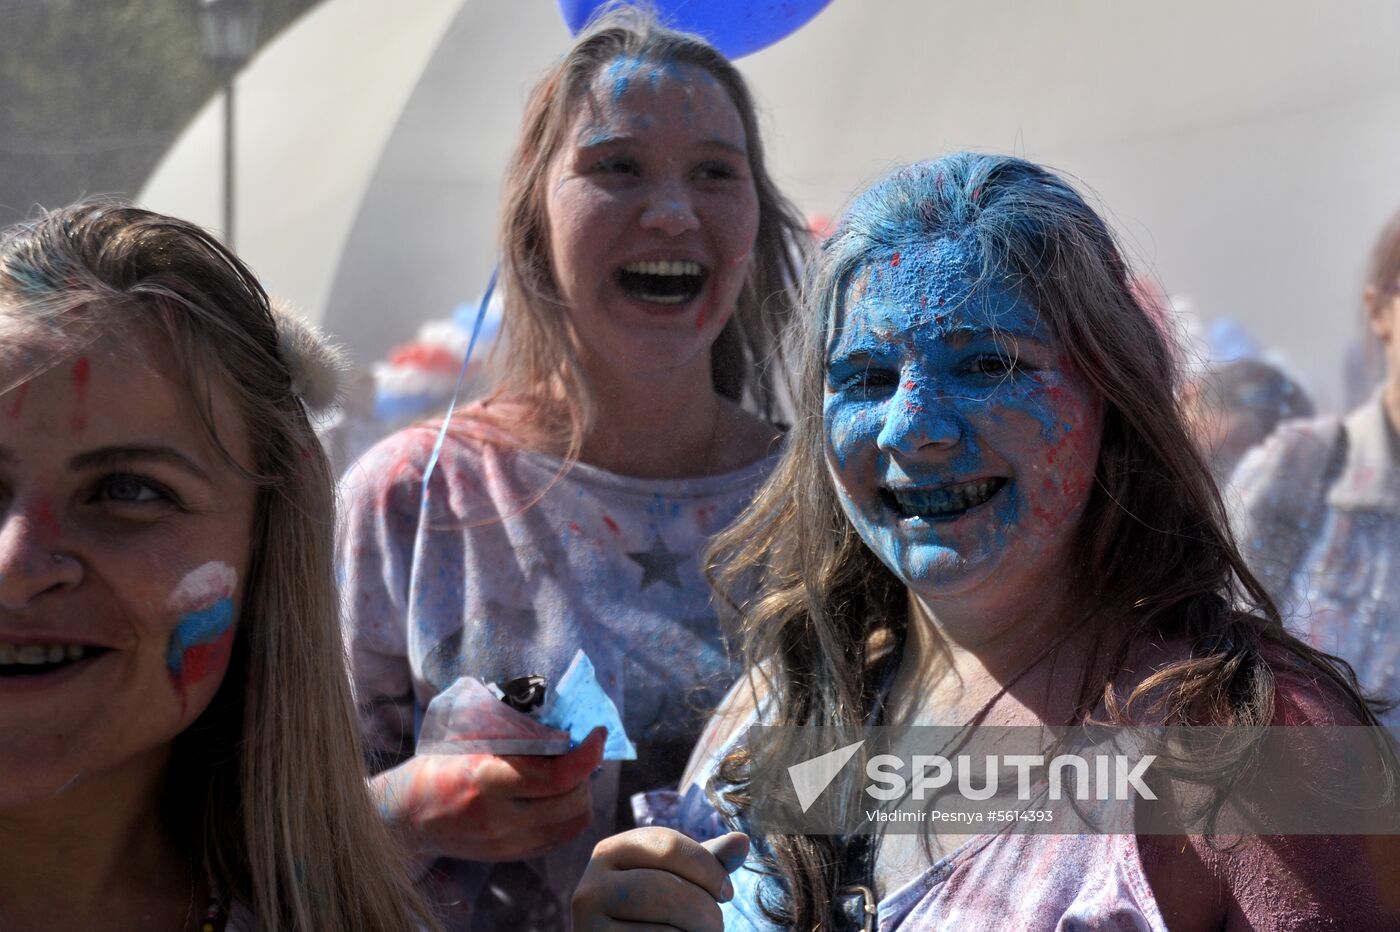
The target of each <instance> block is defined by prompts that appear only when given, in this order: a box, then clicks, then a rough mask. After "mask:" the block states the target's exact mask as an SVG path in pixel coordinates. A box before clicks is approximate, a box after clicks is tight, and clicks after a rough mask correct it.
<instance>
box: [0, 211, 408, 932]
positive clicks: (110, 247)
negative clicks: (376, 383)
mask: <svg viewBox="0 0 1400 932" xmlns="http://www.w3.org/2000/svg"><path fill="white" fill-rule="evenodd" d="M319 347H320V344H319V342H318V340H317V339H316V338H315V337H314V335H312V334H310V333H309V331H307V330H305V328H303V327H300V326H299V325H296V324H294V322H293V321H292V320H291V319H290V318H282V319H278V318H276V317H274V315H273V314H272V312H271V310H270V308H269V306H268V299H267V296H266V294H264V292H263V290H262V288H261V287H260V286H259V285H258V283H257V282H256V280H255V279H254V278H253V277H252V275H251V273H249V271H248V270H247V269H246V268H245V267H244V266H243V265H242V264H241V263H240V262H239V261H238V260H237V259H236V258H234V257H233V256H232V255H231V254H230V253H229V252H228V251H227V250H225V249H224V248H223V247H221V246H220V245H219V244H218V243H217V242H215V241H214V240H213V239H212V238H211V237H210V236H209V235H208V234H207V233H205V232H204V231H202V230H200V229H198V228H196V227H194V226H192V225H190V224H187V223H183V222H181V221H178V220H174V219H171V218H169V217H162V216H160V215H157V214H152V213H149V212H147V211H142V210H136V209H134V208H126V207H121V206H116V205H111V204H105V203H103V204H97V203H94V204H85V205H77V206H74V207H70V208H67V209H64V210H60V211H56V212H53V213H50V214H47V215H45V216H43V217H41V218H39V219H38V220H35V221H33V222H31V223H26V224H21V225H19V226H16V227H14V228H11V229H10V230H7V231H5V232H4V233H3V234H0V734H3V735H4V740H3V742H0V928H4V929H6V930H28V929H45V930H47V929H54V928H75V929H76V928H108V929H112V928H118V929H152V930H171V932H174V930H177V929H178V930H196V929H210V928H215V929H238V930H244V932H247V930H251V929H269V930H271V929H301V930H311V929H325V928H336V929H360V930H369V929H375V930H384V929H399V930H403V932H409V930H411V929H421V928H423V927H424V926H425V925H429V926H431V925H432V920H431V918H430V916H429V914H428V913H427V911H426V908H425V907H423V906H422V905H421V904H419V903H418V900H417V896H416V894H415V893H414V891H413V888H412V885H411V883H410V881H409V878H408V877H407V875H406V872H405V871H404V870H403V867H402V863H401V861H400V859H399V858H398V857H397V856H396V854H395V852H394V850H393V848H392V844H391V842H390V840H389V837H388V835H387V833H386V832H385V831H384V829H383V826H382V825H381V824H380V822H379V819H378V817H377V814H376V813H375V811H374V809H373V807H372V805H371V802H370V798H369V794H368V793H367V792H366V791H365V787H364V784H363V781H362V780H360V779H358V777H357V772H358V768H359V760H360V752H359V743H358V740H357V735H356V733H355V727H354V720H353V713H352V707H351V703H350V690H349V681H348V678H347V676H346V671H345V668H344V665H343V663H342V662H341V657H342V656H343V652H342V648H341V641H340V636H339V627H338V623H337V622H338V619H337V614H336V604H337V603H336V595H335V581H334V578H333V575H332V563H331V554H332V530H333V514H334V511H333V507H332V496H331V492H332V485H331V479H330V474H329V469H328V467H327V465H326V461H325V457H324V455H323V454H322V452H321V449H320V446H319V444H318V443H317V441H316V437H315V434H314V433H313V432H312V429H311V423H310V420H309V417H308V413H307V408H308V407H315V406H323V405H326V404H328V403H329V395H333V388H332V389H330V390H329V391H328V390H327V389H326V388H325V387H324V381H325V380H324V379H320V380H308V379H307V378H306V376H307V375H308V374H310V373H313V372H323V373H324V372H326V371H328V370H326V369H325V368H324V366H318V365H316V364H315V360H320V361H321V362H324V361H325V360H326V359H328V358H330V357H329V356H327V354H326V352H325V351H324V350H322V349H320V348H319ZM330 382H331V383H332V384H333V382H334V377H333V375H332V376H331V378H330Z"/></svg>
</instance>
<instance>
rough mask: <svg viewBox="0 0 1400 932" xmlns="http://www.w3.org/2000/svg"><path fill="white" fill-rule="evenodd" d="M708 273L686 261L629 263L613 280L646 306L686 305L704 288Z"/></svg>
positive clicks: (693, 263) (695, 264)
mask: <svg viewBox="0 0 1400 932" xmlns="http://www.w3.org/2000/svg"><path fill="white" fill-rule="evenodd" d="M708 276H709V271H708V270H707V269H706V268H705V267H704V266H702V265H701V264H700V263H698V262H691V261H690V260H688V259H682V260H674V259H673V260H665V259H663V260H658V261H649V262H629V263H627V264H626V265H624V266H623V267H622V268H620V269H618V270H617V273H616V275H615V276H614V277H615V278H616V280H617V284H618V286H619V287H620V288H621V289H622V290H623V291H624V292H626V293H627V294H628V295H630V296H631V297H633V298H636V299H637V300H639V301H646V302H647V303H648V304H665V305H676V304H685V303H686V302H687V301H690V300H691V299H692V298H694V297H695V296H696V295H698V294H699V293H700V289H701V288H703V287H705V279H706V278H707V277H708Z"/></svg>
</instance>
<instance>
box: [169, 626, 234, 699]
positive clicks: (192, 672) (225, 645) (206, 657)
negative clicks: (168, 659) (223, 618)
mask: <svg viewBox="0 0 1400 932" xmlns="http://www.w3.org/2000/svg"><path fill="white" fill-rule="evenodd" d="M232 650H233V626H232V625H230V626H229V629H228V630H227V631H225V632H224V633H223V634H221V635H219V637H218V639H217V640H215V641H213V642H211V643H209V644H194V645H192V646H191V647H190V648H189V649H188V650H186V651H185V656H184V661H183V663H182V664H181V666H180V674H181V675H180V682H178V683H177V684H176V686H177V688H178V689H179V690H180V695H181V697H183V696H184V695H185V688H186V687H188V686H190V685H192V684H194V683H198V682H199V681H200V680H203V679H204V678H205V677H207V676H209V675H210V674H212V673H218V672H220V671H222V670H223V669H224V667H226V666H227V665H228V657H229V653H230V652H231V651H232Z"/></svg>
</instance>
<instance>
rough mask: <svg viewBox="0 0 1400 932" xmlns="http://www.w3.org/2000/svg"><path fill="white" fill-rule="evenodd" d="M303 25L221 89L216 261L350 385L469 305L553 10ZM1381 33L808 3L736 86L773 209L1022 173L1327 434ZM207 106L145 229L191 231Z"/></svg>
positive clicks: (1323, 16) (1326, 22)
mask: <svg viewBox="0 0 1400 932" xmlns="http://www.w3.org/2000/svg"><path fill="white" fill-rule="evenodd" d="M393 9H394V12H393V13H392V15H386V14H385V12H384V10H385V7H384V5H383V4H380V3H376V2H372V0H325V2H324V3H323V4H322V5H321V6H319V7H317V8H316V9H315V10H314V11H313V12H311V13H310V14H308V15H307V16H306V17H304V18H303V19H302V20H301V21H299V22H297V23H296V24H294V25H293V27H292V28H290V29H289V30H287V32H286V33H285V34H284V35H283V36H281V37H280V38H279V39H278V40H277V41H276V42H275V43H273V44H272V45H271V46H269V47H268V48H267V49H266V50H265V51H264V52H263V53H262V54H261V55H260V56H259V57H258V58H257V59H255V60H254V62H253V63H252V64H251V66H250V67H249V68H248V69H247V70H246V71H245V72H244V73H243V75H242V76H241V77H240V78H239V84H238V111H239V177H238V210H239V215H238V227H239V242H238V244H237V245H238V248H239V251H240V252H241V253H242V254H243V255H245V256H246V257H247V258H248V259H249V261H250V262H251V263H252V264H253V266H254V267H255V268H256V270H257V271H258V272H259V273H260V274H261V275H262V276H263V277H264V279H265V281H266V282H267V283H268V285H269V287H270V288H271V289H272V290H274V291H276V292H279V293H281V294H284V295H286V296H287V297H288V298H290V299H291V300H292V301H293V302H294V303H295V304H296V305H298V306H299V307H301V308H302V309H303V310H304V311H305V312H306V313H307V314H308V315H309V316H311V317H313V318H315V319H317V320H319V321H320V322H321V323H322V324H323V325H324V326H325V327H326V328H327V329H329V330H330V331H331V332H333V333H335V334H337V335H338V336H339V337H340V338H342V339H343V340H345V341H346V343H347V345H348V347H349V348H350V350H351V352H352V353H353V354H354V355H355V356H356V357H357V358H358V359H359V360H360V361H361V362H368V361H369V360H371V359H373V358H376V357H378V356H379V355H382V353H383V352H384V350H385V349H387V347H388V346H390V345H391V344H393V343H395V342H398V341H400V340H403V339H407V338H408V337H409V336H411V335H412V334H413V333H414V332H415V330H416V329H417V326H418V324H419V323H420V322H422V321H423V320H426V319H429V318H433V317H445V316H448V315H449V314H450V313H451V311H452V308H454V307H455V306H456V305H458V304H459V303H460V302H462V301H464V300H470V299H472V298H474V297H475V296H476V295H477V294H478V293H479V292H480V290H481V288H482V286H483V285H484V283H485V281H486V278H487V275H488V273H489V270H490V267H491V265H492V262H493V257H494V253H495V247H494V245H493V232H494V226H495V214H496V207H497V203H498V199H499V185H500V178H501V174H502V170H503V167H504V164H505V161H506V159H507V158H508V157H509V151H510V147H511V144H512V141H513V136H514V133H515V130H516V128H517V126H518V123H519V119H520V114H521V111H522V109H523V103H524V98H525V94H526V92H527V90H528V88H529V86H530V84H531V83H532V82H533V80H534V79H535V78H536V76H537V75H538V74H539V72H540V71H541V70H542V69H543V68H544V67H545V66H546V65H547V64H548V63H549V62H550V61H551V60H552V59H553V58H554V57H555V56H557V55H558V54H559V53H560V52H561V51H562V49H564V48H565V46H566V45H567V43H568V33H567V31H566V30H565V28H564V26H563V23H562V20H561V19H560V16H559V14H558V11H557V9H556V7H555V4H554V3H553V2H552V0H511V2H500V0H415V2H414V3H412V4H399V5H396V6H395V7H394V8H393ZM1397 47H1400V5H1397V4H1394V3H1390V2H1384V0H1341V2H1338V3H1331V4H1317V3H1314V2H1312V0H1278V2H1275V3H1270V4H1234V5H1230V4H1227V5H1221V4H1218V3H1213V2H1209V0H1178V2H1173V3H1156V4H1124V3H1119V2H1116V0H1076V2H1071V3H1054V4H1047V3H1039V2H1035V0H1017V2H1011V3H1004V4H992V5H988V4H955V3H951V2H944V0H833V2H832V3H831V4H830V6H828V7H827V8H826V9H825V10H824V11H823V12H822V13H821V14H819V15H818V16H817V17H816V18H815V19H814V20H813V21H812V22H811V23H809V24H808V25H807V26H805V27H804V28H802V29H801V30H800V31H799V32H797V33H796V34H795V35H793V36H790V37H789V38H787V39H785V40H783V41H781V42H779V43H778V44H777V45H775V46H773V47H771V48H769V49H766V50H764V51H761V52H759V53H757V54H755V55H753V56H751V57H750V58H746V59H744V60H743V61H742V62H741V67H742V69H743V70H744V72H745V73H746V74H747V75H748V76H749V77H750V79H751V81H752V83H753V86H754V89H755V92H756V95H757V97H758V99H759V102H760V104H761V106H762V107H763V108H764V109H765V111H766V114H765V118H764V123H765V128H766V130H767V141H768V143H769V152H770V158H771V161H772V164H773V168H774V172H775V175H776V176H777V178H778V181H779V183H780V184H782V185H783V186H784V187H785V189H786V190H787V192H788V193H789V194H790V195H791V196H792V197H793V198H794V199H795V200H796V201H797V202H798V204H799V205H800V206H801V207H802V208H803V209H805V210H808V211H811V212H814V213H827V214H830V213H834V212H835V211H837V210H839V208H840V206H841V205H842V203H843V202H844V201H845V199H846V198H847V197H848V196H849V194H850V193H851V192H853V191H854V190H855V189H856V188H858V187H859V186H860V185H861V184H862V183H863V182H865V181H867V180H869V179H870V178H872V177H873V176H875V175H878V174H880V173H881V172H883V171H884V170H885V169H887V168H888V167H889V166H891V165H892V164H895V163H898V162H903V161H909V160H914V159H918V158H926V157H929V156H934V155H938V154H940V153H943V152H947V151H949V150H952V149H959V148H978V149H984V150H990V151H1010V152H1014V153H1016V154H1020V155H1024V156H1026V157H1028V158H1031V159H1034V160H1037V161H1042V162H1046V163H1048V164H1050V165H1052V166H1054V167H1056V168H1058V169H1061V170H1063V171H1065V172H1067V173H1069V174H1071V175H1073V176H1076V177H1077V178H1080V179H1083V181H1084V183H1085V184H1086V185H1087V186H1089V187H1090V188H1092V190H1093V191H1095V192H1097V194H1098V195H1099V196H1100V197H1101V198H1102V200H1103V202H1104V203H1105V204H1106V205H1108V207H1109V216H1110V218H1111V219H1112V220H1113V221H1114V222H1115V223H1116V224H1117V226H1118V228H1119V231H1120V233H1122V234H1123V237H1124V239H1125V241H1126V242H1127V244H1128V246H1129V248H1130V251H1131V252H1133V253H1134V258H1135V259H1136V260H1137V261H1138V263H1139V265H1140V266H1142V268H1143V270H1144V271H1146V272H1148V273H1149V274H1153V275H1155V276H1156V277H1157V278H1158V279H1159V280H1160V282H1161V285H1162V288H1163V290H1165V291H1166V292H1169V293H1174V292H1185V293H1188V294H1190V295H1191V296H1192V299H1193V301H1194V302H1195V304H1196V306H1197V308H1198V309H1199V311H1200V313H1201V315H1202V317H1203V318H1205V319H1207V320H1209V319H1212V318H1215V317H1220V316H1229V317H1233V318H1235V319H1236V320H1238V321H1239V322H1241V323H1242V324H1243V325H1244V326H1245V327H1246V328H1247V329H1248V330H1249V331H1250V332H1251V333H1252V334H1253V335H1254V336H1255V337H1256V338H1257V339H1258V340H1259V341H1260V342H1261V343H1262V344H1265V345H1267V346H1277V347H1281V348H1283V349H1284V350H1285V351H1286V352H1288V354H1289V355H1290V357H1291V358H1292V360H1293V361H1294V363H1295V366H1296V368H1297V370H1298V372H1299V373H1300V375H1301V376H1302V377H1303V378H1304V379H1305V380H1307V381H1308V383H1309V384H1310V386H1312V388H1313V390H1314V391H1315V393H1316V395H1317V396H1318V398H1319V400H1320V401H1321V402H1322V403H1323V406H1324V407H1328V406H1334V405H1336V404H1339V403H1340V400H1341V399H1340V392H1341V384H1342V375H1341V360H1342V357H1343V352H1344V348H1345V346H1346V344H1347V342H1348V341H1349V340H1351V339H1353V338H1355V337H1356V336H1357V335H1358V334H1359V333H1360V329H1359V328H1360V312H1359V306H1358V301H1357V292H1358V291H1359V288H1360V277H1361V270H1362V268H1363V265H1364V261H1365V257H1366V253H1367V250H1368V249H1369V246H1370V243H1371V240H1372V238H1373V237H1374V235H1375V234H1376V232H1377V231H1378V229H1379V228H1380V226H1381V224H1382V222H1383V220H1384V218H1385V217H1386V216H1387V215H1388V214H1389V213H1390V212H1392V211H1393V210H1395V209H1396V208H1398V207H1400V172H1397V171H1396V170H1395V166H1397V165H1400V56H1397V54H1396V49H1397ZM216 104H217V101H214V102H211V104H210V106H209V107H207V108H206V109H205V110H204V111H203V112H202V113H201V114H200V115H199V117H198V118H197V119H196V120H195V121H194V122H193V123H192V124H191V126H190V127H189V129H188V130H187V131H186V132H185V134H184V135H183V136H182V138H181V139H180V140H179V142H178V143H177V144H176V145H175V147H174V148H173V149H172V150H171V152H170V153H169V155H168V156H167V157H166V159H165V160H164V161H163V162H162V164H161V165H160V167H159V168H158V169H157V171H156V172H155V173H154V175H153V176H152V178H151V179H150V182H149V183H148V185H147V187H146V189H145V191H144V192H143V194H142V200H143V201H144V202H145V203H146V204H147V205H149V206H151V207H154V208H156V209H159V210H166V211H169V212H171V213H175V214H179V215H182V216H186V217H189V218H191V219H194V220H197V221H200V222H203V223H206V224H208V225H210V226H213V227H216V228H217V226H218V223H219V218H218V209H219V208H218V197H219V182H218V179H219V171H220V163H219V155H218V153H219V146H220V136H219V133H220V126H221V124H220V121H219V118H218V112H217V107H216Z"/></svg>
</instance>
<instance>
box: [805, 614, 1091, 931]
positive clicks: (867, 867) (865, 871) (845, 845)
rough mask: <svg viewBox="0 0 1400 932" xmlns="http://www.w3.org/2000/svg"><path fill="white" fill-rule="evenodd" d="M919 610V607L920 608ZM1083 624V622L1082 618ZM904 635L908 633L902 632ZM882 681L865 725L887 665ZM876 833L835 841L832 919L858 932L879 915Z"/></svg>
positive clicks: (884, 693) (963, 729) (875, 713)
mask: <svg viewBox="0 0 1400 932" xmlns="http://www.w3.org/2000/svg"><path fill="white" fill-rule="evenodd" d="M920 610H921V609H920ZM1081 624H1082V622H1081ZM1079 628H1080V625H1078V624H1076V625H1071V626H1070V627H1069V628H1067V629H1066V630H1064V631H1063V632H1061V633H1060V634H1059V635H1058V636H1057V637H1055V638H1054V639H1053V640H1051V641H1050V643H1049V644H1047V645H1045V647H1043V648H1042V649H1041V651H1040V652H1039V653H1038V654H1036V655H1035V657H1033V658H1032V659H1031V660H1030V662H1029V663H1027V664H1025V665H1024V666H1022V667H1021V669H1020V670H1018V671H1016V674H1015V675H1014V676H1012V677H1010V678H1009V679H1008V680H1007V681H1006V682H1005V683H1003V684H1002V685H1001V686H1000V688H998V689H997V691H996V692H994V693H992V695H991V696H989V697H988V698H987V700H986V701H985V702H983V703H982V705H981V706H980V707H978V709H977V711H976V712H974V713H973V714H972V717H971V718H969V719H968V720H967V721H966V722H964V723H963V724H962V725H960V726H958V730H957V731H955V732H954V733H953V736H952V737H951V738H949V739H948V740H947V741H945V742H943V744H942V745H941V746H939V748H938V750H937V751H935V752H934V754H935V756H938V757H942V756H944V754H945V752H946V751H947V750H948V749H949V748H951V747H953V746H954V745H955V744H957V743H959V742H960V741H961V740H962V739H963V738H964V736H965V735H967V734H968V733H969V730H970V729H972V728H974V727H976V726H977V725H978V724H979V723H980V722H981V721H982V720H983V719H985V718H986V716H987V715H988V714H989V713H990V712H991V711H992V709H993V707H995V706H996V704H997V703H998V702H999V701H1001V698H1002V697H1003V696H1005V695H1006V694H1007V692H1009V691H1010V690H1011V687H1013V686H1015V685H1016V684H1017V683H1018V682H1020V680H1021V678H1022V677H1024V676H1025V675H1026V674H1027V673H1029V672H1030V671H1031V670H1034V669H1035V668H1036V667H1037V666H1039V665H1040V662H1041V661H1042V660H1044V659H1045V658H1046V657H1048V656H1050V653H1051V652H1052V651H1054V650H1055V649H1056V648H1057V647H1059V646H1060V645H1061V644H1063V643H1064V642H1065V641H1066V640H1068V638H1069V636H1070V635H1072V634H1073V633H1074V632H1076V631H1078V630H1079ZM904 637H907V635H905V636H904ZM903 651H904V638H903V637H901V639H900V640H899V641H898V642H897V643H896V645H895V647H894V648H893V649H892V651H891V654H892V656H891V657H890V658H889V660H888V661H887V662H888V663H890V665H891V667H893V668H895V669H897V668H898V666H899V664H900V662H901V660H902V659H903V658H902V657H901V656H900V655H901V654H902V653H903ZM884 679H885V681H884V683H883V684H882V686H881V689H880V693H879V694H878V695H877V696H876V698H875V706H874V707H873V708H872V710H871V714H870V716H869V717H868V718H867V720H866V725H867V726H870V725H876V724H879V723H880V722H881V721H882V716H883V712H884V706H885V702H886V699H887V697H888V695H889V689H890V687H892V686H893V685H894V683H893V681H894V676H893V675H890V673H889V670H888V668H887V672H886V676H885V678H884ZM876 840H877V836H874V835H851V836H847V837H846V838H845V839H843V841H842V842H841V843H840V844H839V845H838V849H837V850H838V855H837V857H838V863H839V864H840V867H839V871H838V874H837V877H836V891H835V896H834V898H833V903H832V907H833V917H832V918H833V920H834V921H835V923H836V925H835V926H834V927H835V928H837V929H840V928H843V927H844V928H858V929H860V930H861V932H874V929H875V926H876V922H877V919H878V916H879V900H878V899H877V898H876V896H875V855H876V852H877V850H878V847H879V846H878V845H877V844H876ZM847 877H850V878H853V880H852V882H847V883H842V881H843V880H845V878H847Z"/></svg>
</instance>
